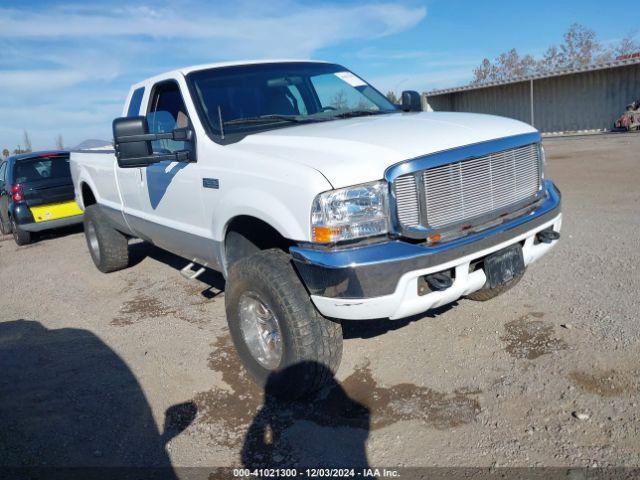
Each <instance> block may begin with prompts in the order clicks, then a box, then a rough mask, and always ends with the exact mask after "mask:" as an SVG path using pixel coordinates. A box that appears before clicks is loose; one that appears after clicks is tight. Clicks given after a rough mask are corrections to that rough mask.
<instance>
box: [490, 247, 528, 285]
mask: <svg viewBox="0 0 640 480" xmlns="http://www.w3.org/2000/svg"><path fill="white" fill-rule="evenodd" d="M523 272H524V256H523V255H522V246H520V244H519V243H517V244H515V245H510V246H509V247H507V248H504V249H502V250H499V251H497V252H495V253H492V254H491V255H487V257H486V258H485V260H484V273H485V275H486V276H487V286H488V287H489V288H495V287H497V286H500V285H504V284H505V283H508V282H509V281H511V280H513V279H514V278H516V277H517V276H518V275H520V274H522V273H523Z"/></svg>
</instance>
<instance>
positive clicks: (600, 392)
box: [0, 134, 640, 467]
mask: <svg viewBox="0 0 640 480" xmlns="http://www.w3.org/2000/svg"><path fill="white" fill-rule="evenodd" d="M545 147H546V151H547V159H548V161H547V176H548V177H550V178H552V179H554V180H555V181H556V183H557V184H558V186H559V188H560V189H561V191H562V195H563V197H562V201H563V212H564V219H563V231H562V239H561V242H560V244H559V245H558V246H557V247H556V248H555V249H554V250H552V251H551V253H549V254H548V255H547V256H546V257H544V258H543V259H541V260H540V261H539V262H538V263H536V264H534V265H532V266H531V267H530V268H529V269H528V271H527V274H526V276H525V278H524V279H523V281H522V282H520V284H519V285H518V286H517V287H516V288H514V289H513V290H511V291H509V292H508V293H506V294H504V295H503V296H501V297H498V298H496V299H494V300H491V301H489V302H485V303H477V302H473V301H470V300H465V299H463V300H460V301H458V302H457V303H456V304H454V305H452V306H450V307H447V308H442V309H440V310H438V311H435V312H429V313H427V314H425V315H422V316H420V317H415V318H411V319H408V320H401V321H376V322H360V323H350V324H348V325H345V326H344V335H345V345H344V356H343V361H342V365H341V367H340V370H339V372H338V375H337V377H336V382H335V384H334V385H333V387H332V388H329V389H327V390H325V391H324V392H323V393H322V395H320V396H319V397H318V398H315V399H314V400H312V401H310V402H307V403H296V404H288V405H284V404H278V403H275V402H271V401H269V402H267V404H264V401H263V395H262V393H261V392H260V391H259V390H258V389H257V388H255V387H254V386H253V385H252V383H251V382H250V381H249V380H248V379H247V378H246V376H245V375H244V373H243V371H242V368H241V367H240V365H239V363H238V361H237V359H236V357H235V353H234V351H233V348H232V347H231V344H230V339H229V335H228V331H227V327H226V320H225V312H224V293H223V289H224V281H223V279H222V278H221V277H220V276H219V275H217V274H215V273H213V272H207V274H206V275H205V277H204V278H203V279H202V281H201V280H197V281H191V282H190V281H187V280H186V279H184V278H183V277H181V276H180V274H179V269H180V268H182V267H183V266H184V264H185V262H184V261H183V260H181V259H179V258H177V257H174V256H172V255H170V254H167V253H164V252H162V251H160V250H158V249H156V248H154V247H150V246H148V245H146V244H142V243H138V244H135V245H132V249H133V258H134V265H133V266H132V267H131V268H129V269H127V270H124V271H121V272H117V273H113V274H109V275H104V274H101V273H100V272H99V271H98V270H96V269H95V267H94V266H93V264H92V262H91V259H90V257H89V254H88V252H87V248H86V245H85V240H84V236H83V234H82V232H81V231H80V230H79V229H70V230H66V231H64V232H59V233H56V234H51V235H47V236H46V237H43V238H41V239H40V240H39V241H38V242H37V243H34V244H33V245H29V246H26V247H22V248H18V247H16V245H15V244H14V242H13V240H12V239H10V238H4V239H3V240H2V241H0V465H5V466H6V465H14V466H19V465H169V464H170V465H173V466H174V467H180V466H240V465H246V466H255V465H265V464H268V465H280V466H291V465H296V464H297V465H305V466H312V465H322V466H332V465H343V466H344V465H350V466H357V465H371V466H379V467H396V466H446V467H450V466H636V467H637V466H640V431H639V429H640V423H639V420H640V419H639V413H638V402H639V401H640V397H639V392H640V375H639V374H640V327H639V325H638V317H639V313H640V298H639V294H638V292H639V291H640V274H639V273H638V270H639V269H640V234H639V233H638V232H639V228H640V135H637V134H636V135H634V134H627V135H606V136H589V137H570V138H553V139H548V140H545ZM248 432H249V434H248Z"/></svg>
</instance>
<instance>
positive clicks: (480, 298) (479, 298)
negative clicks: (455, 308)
mask: <svg viewBox="0 0 640 480" xmlns="http://www.w3.org/2000/svg"><path fill="white" fill-rule="evenodd" d="M523 276H524V272H523V273H521V274H520V275H518V276H516V277H513V278H512V279H511V280H509V281H508V282H507V283H505V284H503V285H498V286H497V287H494V288H485V287H483V288H481V289H480V290H476V291H475V292H473V293H470V294H469V295H467V298H470V299H471V300H475V301H476V302H486V301H487V300H491V299H492V298H495V297H497V296H498V295H501V294H503V293H504V292H506V291H507V290H511V289H512V288H513V287H515V286H516V285H517V284H518V282H520V280H521V279H522V277H523Z"/></svg>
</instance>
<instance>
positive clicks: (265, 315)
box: [238, 292, 282, 370]
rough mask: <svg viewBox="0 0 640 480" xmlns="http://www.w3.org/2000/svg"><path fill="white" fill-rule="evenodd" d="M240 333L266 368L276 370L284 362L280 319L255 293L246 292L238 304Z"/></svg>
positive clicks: (250, 350) (254, 356)
mask: <svg viewBox="0 0 640 480" xmlns="http://www.w3.org/2000/svg"><path fill="white" fill-rule="evenodd" d="M238 306H239V314H240V331H241V332H242V336H243V337H244V342H245V344H246V345H247V348H248V349H249V353H251V356H252V357H253V358H254V359H255V360H256V361H257V362H258V363H259V364H260V365H262V366H263V367H264V368H266V369H268V370H275V369H276V368H278V365H280V361H281V360H282V332H281V330H280V323H279V322H278V318H277V317H276V315H275V314H274V313H273V311H272V310H271V309H270V308H269V306H268V305H267V304H266V303H265V302H264V301H263V300H262V299H261V298H260V297H259V295H258V294H256V293H254V292H245V293H243V294H242V295H241V296H240V301H239V303H238Z"/></svg>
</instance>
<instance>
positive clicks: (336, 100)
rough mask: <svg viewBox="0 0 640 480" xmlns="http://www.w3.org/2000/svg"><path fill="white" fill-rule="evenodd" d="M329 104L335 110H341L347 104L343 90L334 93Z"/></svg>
mask: <svg viewBox="0 0 640 480" xmlns="http://www.w3.org/2000/svg"><path fill="white" fill-rule="evenodd" d="M331 106H332V107H334V108H335V109H336V110H343V109H345V108H347V107H348V106H349V101H348V99H347V94H346V93H345V92H344V90H338V91H337V92H336V94H335V95H334V96H333V97H332V98H331Z"/></svg>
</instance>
